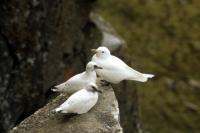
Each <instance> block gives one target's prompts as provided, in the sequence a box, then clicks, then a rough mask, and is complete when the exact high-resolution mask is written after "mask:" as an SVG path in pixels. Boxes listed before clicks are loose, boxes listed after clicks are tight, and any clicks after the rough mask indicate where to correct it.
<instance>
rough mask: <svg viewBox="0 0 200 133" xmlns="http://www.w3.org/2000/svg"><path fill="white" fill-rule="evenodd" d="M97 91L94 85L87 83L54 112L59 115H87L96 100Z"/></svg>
mask: <svg viewBox="0 0 200 133" xmlns="http://www.w3.org/2000/svg"><path fill="white" fill-rule="evenodd" d="M98 92H100V93H102V92H101V90H98V88H97V85H96V84H95V83H89V84H88V85H87V87H86V88H85V89H81V90H79V91H77V92H76V93H74V94H72V95H71V96H70V97H69V98H68V99H67V100H66V101H65V102H64V103H63V104H61V105H60V106H59V107H58V108H56V109H55V110H54V111H55V112H59V113H75V114H83V113H87V112H88V111H89V110H90V109H91V108H92V107H93V106H94V105H95V104H96V103H97V100H98Z"/></svg>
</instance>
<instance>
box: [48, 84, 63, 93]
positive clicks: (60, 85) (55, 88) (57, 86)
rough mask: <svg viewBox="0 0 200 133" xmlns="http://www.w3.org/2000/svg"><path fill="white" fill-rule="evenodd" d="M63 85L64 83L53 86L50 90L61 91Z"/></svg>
mask: <svg viewBox="0 0 200 133" xmlns="http://www.w3.org/2000/svg"><path fill="white" fill-rule="evenodd" d="M64 87H65V83H62V84H59V85H56V86H54V87H53V88H52V89H51V90H52V91H54V92H61V91H62V90H63V89H64Z"/></svg>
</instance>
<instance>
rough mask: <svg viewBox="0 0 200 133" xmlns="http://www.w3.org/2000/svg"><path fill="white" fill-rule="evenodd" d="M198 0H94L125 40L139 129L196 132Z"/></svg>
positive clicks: (199, 120)
mask: <svg viewBox="0 0 200 133" xmlns="http://www.w3.org/2000/svg"><path fill="white" fill-rule="evenodd" d="M199 9H200V1H197V0H194V1H192V0H168V1H167V0H166V1H165V0H118V1H114V0H99V1H98V4H97V12H98V13H99V14H101V15H102V16H103V17H104V18H105V19H106V20H107V21H109V22H110V23H111V24H112V25H113V26H114V28H115V29H116V30H117V32H118V33H119V35H121V36H122V37H123V38H124V39H125V40H126V42H127V44H128V47H129V48H128V53H129V56H130V58H131V61H132V62H131V66H133V67H134V68H135V69H137V70H139V71H141V72H147V73H148V72H149V73H154V74H155V75H156V78H155V79H154V80H151V81H149V82H148V83H146V84H142V83H137V85H138V87H137V88H138V95H139V113H140V120H141V122H142V128H143V130H144V132H151V133H198V132H199V131H200V70H199V68H200V12H199Z"/></svg>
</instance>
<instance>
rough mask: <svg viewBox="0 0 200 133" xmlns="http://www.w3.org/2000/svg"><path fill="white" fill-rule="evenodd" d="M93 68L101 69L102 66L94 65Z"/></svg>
mask: <svg viewBox="0 0 200 133" xmlns="http://www.w3.org/2000/svg"><path fill="white" fill-rule="evenodd" d="M94 68H95V69H103V67H99V66H94Z"/></svg>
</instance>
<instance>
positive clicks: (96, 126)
mask: <svg viewBox="0 0 200 133" xmlns="http://www.w3.org/2000/svg"><path fill="white" fill-rule="evenodd" d="M101 89H102V90H103V93H102V94H100V95H99V100H98V102H97V104H96V105H95V106H94V107H93V108H92V109H91V110H90V111H89V112H88V113H85V114H82V115H76V116H67V115H64V114H55V113H53V112H52V110H53V109H54V108H56V107H57V106H59V105H60V104H61V103H62V102H64V101H65V100H66V99H67V96H66V95H63V96H61V95H59V96H58V97H56V98H55V99H54V100H53V101H52V102H50V103H48V104H47V105H46V106H44V107H43V108H41V109H39V110H38V111H36V112H35V113H34V114H33V115H31V116H30V117H28V118H27V119H25V120H24V121H22V122H21V123H20V124H19V125H18V126H16V127H14V128H13V130H11V131H10V133H47V132H48V133H122V132H123V131H122V128H121V126H120V123H119V107H118V102H117V99H116V97H115V94H114V91H113V89H112V88H111V87H103V88H101Z"/></svg>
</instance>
